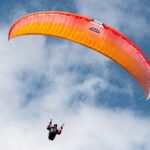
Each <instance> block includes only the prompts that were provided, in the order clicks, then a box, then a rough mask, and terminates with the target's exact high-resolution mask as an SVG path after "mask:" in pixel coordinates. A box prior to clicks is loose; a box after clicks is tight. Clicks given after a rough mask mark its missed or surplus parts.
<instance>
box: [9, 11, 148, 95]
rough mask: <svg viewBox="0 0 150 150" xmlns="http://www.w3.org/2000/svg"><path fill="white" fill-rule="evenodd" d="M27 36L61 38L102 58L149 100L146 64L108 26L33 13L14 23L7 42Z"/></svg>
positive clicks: (73, 16)
mask: <svg viewBox="0 0 150 150" xmlns="http://www.w3.org/2000/svg"><path fill="white" fill-rule="evenodd" d="M27 34H43V35H50V36H56V37H60V38H65V39H68V40H71V41H74V42H77V43H80V44H82V45H84V46H87V47H89V48H91V49H93V50H95V51H97V52H99V53H102V54H104V55H105V56H107V57H109V58H111V59H112V60H113V61H115V62H116V63H117V64H119V65H120V66H121V67H123V68H124V69H125V70H126V71H127V72H128V73H129V74H130V75H131V76H132V77H133V78H134V79H135V80H136V81H137V83H138V84H139V85H140V87H141V88H142V89H143V90H144V93H145V96H146V97H147V98H150V62H149V61H148V59H147V58H146V57H145V55H144V54H143V53H142V51H141V50H140V49H139V48H138V47H137V46H136V45H135V44H134V43H132V42H131V41H130V40H129V39H127V38H126V37H125V36H123V35H122V34H121V33H119V32H117V31H116V30H114V29H112V28H111V27H109V26H108V25H106V24H102V23H100V22H98V21H95V20H93V19H92V18H88V17H84V16H80V15H77V14H72V13H68V12H59V11H48V12H37V13H33V14H29V15H26V16H23V17H22V18H20V19H19V20H17V21H16V22H15V23H14V24H13V25H12V27H11V29H10V31H9V36H8V39H9V40H10V39H12V38H15V37H17V36H22V35H27Z"/></svg>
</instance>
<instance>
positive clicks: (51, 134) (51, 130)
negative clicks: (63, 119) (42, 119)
mask: <svg viewBox="0 0 150 150" xmlns="http://www.w3.org/2000/svg"><path fill="white" fill-rule="evenodd" d="M63 126H64V124H62V126H61V127H60V128H59V129H58V128H57V124H54V125H52V119H51V120H50V122H49V125H48V126H47V130H49V134H48V139H49V140H54V139H55V137H56V135H57V134H58V135H60V134H61V132H62V129H63Z"/></svg>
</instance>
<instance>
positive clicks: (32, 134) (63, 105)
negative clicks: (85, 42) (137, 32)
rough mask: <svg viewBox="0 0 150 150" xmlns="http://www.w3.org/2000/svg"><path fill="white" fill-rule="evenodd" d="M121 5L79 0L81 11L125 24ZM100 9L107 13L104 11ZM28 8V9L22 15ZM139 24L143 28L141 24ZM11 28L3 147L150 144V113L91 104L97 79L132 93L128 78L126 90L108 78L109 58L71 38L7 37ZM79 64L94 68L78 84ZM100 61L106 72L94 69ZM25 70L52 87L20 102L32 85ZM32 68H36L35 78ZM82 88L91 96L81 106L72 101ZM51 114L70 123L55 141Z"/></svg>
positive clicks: (4, 51)
mask: <svg viewBox="0 0 150 150" xmlns="http://www.w3.org/2000/svg"><path fill="white" fill-rule="evenodd" d="M116 4H120V2H119V1H115V2H111V1H110V5H107V3H106V2H104V1H103V2H102V1H100V2H99V1H96V0H95V1H92V2H90V1H85V2H84V3H83V2H81V1H80V3H78V7H79V9H80V12H81V14H84V15H87V16H93V17H95V16H96V17H97V19H98V20H100V19H99V17H102V19H103V21H105V19H106V21H107V19H108V20H109V19H110V20H111V24H112V25H114V26H116V27H120V21H118V17H120V16H125V14H124V13H123V12H122V13H121V14H120V13H119V12H120V10H119V9H116ZM87 7H88V8H87ZM99 9H101V10H102V12H103V14H102V15H100V16H99ZM114 9H116V11H114ZM89 10H94V11H89ZM108 10H109V11H108ZM19 12H20V11H19ZM24 12H25V10H23V11H22V12H20V14H22V13H24ZM16 13H18V11H17V10H16ZM108 14H111V16H110V15H108ZM118 14H119V15H118ZM17 15H18V14H17ZM112 18H113V19H112ZM146 26H147V24H146ZM137 28H138V29H139V25H138V26H137ZM7 30H8V27H5V28H1V30H0V35H1V36H0V43H1V44H0V60H1V63H0V69H1V70H0V83H1V84H0V97H1V100H0V133H1V138H0V149H3V150H8V149H11V150H18V149H21V150H26V149H28V150H30V149H31V150H41V149H45V150H46V149H55V150H59V149H62V150H84V149H86V150H90V149H94V150H99V149H102V150H110V149H111V150H116V149H119V150H130V149H131V150H134V149H135V150H138V149H144V150H148V149H150V144H149V140H150V131H149V130H148V126H149V124H150V121H149V119H148V118H141V117H137V116H136V115H135V114H132V112H130V111H125V110H116V111H112V110H109V109H104V108H101V107H100V108H97V107H94V105H92V106H91V104H92V100H93V99H94V96H95V94H96V91H95V86H97V83H98V84H99V86H98V88H99V89H101V90H106V89H108V87H109V89H110V90H111V91H113V93H115V92H116V93H117V92H118V91H119V92H122V93H126V94H128V95H130V96H131V97H132V93H133V92H132V87H131V85H130V84H129V83H127V85H128V87H129V88H128V89H123V88H118V87H116V86H114V85H112V84H111V83H110V82H109V78H110V77H111V69H110V68H107V63H108V62H109V59H107V58H106V57H103V56H102V55H100V54H98V53H95V52H93V51H91V50H89V49H88V48H85V47H83V46H80V45H77V44H72V43H71V42H62V43H61V44H60V45H59V44H52V43H50V44H48V43H47V41H46V39H45V37H42V36H27V37H19V38H16V39H14V40H12V41H10V42H8V41H7ZM47 52H48V53H47ZM89 58H90V59H89ZM76 66H77V69H79V71H76V70H75V71H70V68H72V67H76ZM79 66H81V67H84V66H85V67H86V66H88V67H91V68H92V69H91V71H89V72H88V73H87V74H86V77H85V79H84V80H83V81H82V82H79V83H78V82H77V79H78V77H82V76H83V74H82V73H84V72H82V70H80V68H78V67H79ZM97 66H99V69H100V70H101V72H100V74H99V72H98V74H99V75H95V76H94V75H92V73H93V74H94V73H95V71H94V70H96V69H97ZM93 68H94V69H93ZM81 69H82V68H81ZM26 71H27V73H28V71H29V81H32V80H34V79H35V80H36V79H37V77H38V76H40V75H41V74H44V75H45V76H47V82H48V84H49V86H47V88H46V90H45V92H44V94H43V95H42V94H41V93H40V91H39V94H41V96H39V97H33V98H32V99H31V100H30V102H29V103H27V104H26V105H21V102H22V101H23V100H25V101H27V100H29V99H26V98H25V97H24V94H25V93H26V92H27V91H26V88H28V89H27V90H30V87H28V83H29V82H23V81H22V80H20V79H19V77H18V76H19V75H20V73H23V72H26ZM30 71H31V72H33V74H31V76H32V77H30ZM97 71H98V70H97ZM34 75H35V76H34ZM36 75H37V76H36ZM78 92H81V93H83V94H84V93H86V94H87V95H88V98H87V101H84V102H82V101H80V99H79V98H78V97H77V100H79V105H77V106H78V107H76V105H75V106H74V107H69V106H70V105H69V104H70V103H73V101H72V99H73V98H74V97H73V96H74V95H76V93H78ZM85 99H86V98H85ZM49 117H54V121H56V122H58V123H59V124H61V123H62V122H63V121H64V122H65V124H66V125H65V128H64V131H63V134H62V135H61V136H58V137H56V140H55V141H53V142H51V141H48V140H47V131H46V126H47V122H48V119H49ZM143 147H144V148H143Z"/></svg>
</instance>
